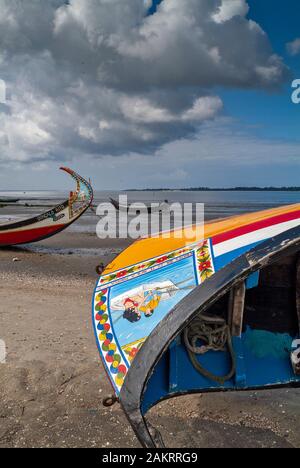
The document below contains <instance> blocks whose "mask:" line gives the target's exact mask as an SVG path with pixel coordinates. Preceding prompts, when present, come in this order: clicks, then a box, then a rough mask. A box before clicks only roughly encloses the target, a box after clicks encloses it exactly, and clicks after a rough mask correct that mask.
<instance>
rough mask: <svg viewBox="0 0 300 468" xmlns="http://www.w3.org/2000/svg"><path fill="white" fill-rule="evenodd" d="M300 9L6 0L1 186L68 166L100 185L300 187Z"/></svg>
mask: <svg viewBox="0 0 300 468" xmlns="http://www.w3.org/2000/svg"><path fill="white" fill-rule="evenodd" d="M299 14H300V5H299V0H287V1H286V2H276V4H275V3H274V1H273V0H263V1H262V0H248V1H246V0H160V1H159V0H155V1H152V0H70V1H68V2H66V1H63V0H0V80H3V82H5V84H6V102H5V104H4V103H2V104H0V190H1V189H2V190H8V189H12V190H13V189H17V188H22V189H29V188H32V189H41V188H43V187H45V188H53V189H54V188H63V187H64V183H65V179H64V177H63V175H62V176H60V175H59V174H58V173H57V168H58V167H59V166H60V165H62V164H64V165H69V166H71V167H72V168H74V169H75V170H78V171H80V172H81V173H82V175H85V176H91V177H92V180H93V182H94V185H95V187H96V188H97V189H101V188H103V189H124V188H145V187H190V186H204V185H205V186H232V185H271V184H273V185H300V171H299V169H300V165H299V160H300V131H299V122H300V105H299V106H297V105H294V104H292V101H291V93H292V89H291V83H292V81H293V79H294V78H300V27H299ZM1 89H2V91H1ZM1 95H3V86H2V88H1V86H0V98H1ZM2 100H3V99H2Z"/></svg>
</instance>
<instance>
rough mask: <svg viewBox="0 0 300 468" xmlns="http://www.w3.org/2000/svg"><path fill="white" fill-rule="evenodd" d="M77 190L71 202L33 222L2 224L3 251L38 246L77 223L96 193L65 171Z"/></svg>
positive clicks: (0, 232)
mask: <svg viewBox="0 0 300 468" xmlns="http://www.w3.org/2000/svg"><path fill="white" fill-rule="evenodd" d="M61 170H63V171H64V172H66V173H67V174H70V175H71V177H72V178H73V179H74V180H75V182H76V184H77V186H76V190H75V192H71V193H70V197H69V199H68V200H66V201H64V202H62V203H60V204H59V205H57V206H55V207H54V208H52V209H51V210H49V211H46V212H45V213H43V214H40V215H38V216H35V217H34V218H30V219H25V220H21V221H13V222H9V223H3V224H0V247H6V246H13V245H22V244H28V243H32V242H38V241H41V240H43V239H46V238H48V237H52V236H54V235H55V234H57V233H59V232H61V231H63V230H64V229H66V228H67V227H69V226H70V225H71V224H72V223H74V222H75V221H77V220H78V219H79V218H80V217H81V216H82V215H83V214H84V213H85V212H86V211H87V210H88V208H89V207H90V206H91V204H92V202H93V189H92V187H91V184H90V182H87V181H86V180H85V179H84V178H83V177H81V176H80V175H79V174H77V173H76V172H74V171H72V169H69V168H66V167H62V168H61Z"/></svg>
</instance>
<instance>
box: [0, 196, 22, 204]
mask: <svg viewBox="0 0 300 468" xmlns="http://www.w3.org/2000/svg"><path fill="white" fill-rule="evenodd" d="M18 201H20V199H19V198H13V197H0V203H18Z"/></svg>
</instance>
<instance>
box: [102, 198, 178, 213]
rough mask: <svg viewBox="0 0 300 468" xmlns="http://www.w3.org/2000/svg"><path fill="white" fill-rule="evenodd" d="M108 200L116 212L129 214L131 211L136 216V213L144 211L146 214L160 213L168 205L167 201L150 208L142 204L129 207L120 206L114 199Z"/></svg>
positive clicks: (154, 204)
mask: <svg viewBox="0 0 300 468" xmlns="http://www.w3.org/2000/svg"><path fill="white" fill-rule="evenodd" d="M109 200H110V202H111V204H112V205H113V206H114V207H115V209H116V210H117V211H125V212H127V213H129V212H130V211H131V210H132V212H133V214H136V212H142V211H143V210H144V209H145V210H146V212H147V213H148V214H151V213H157V212H159V213H160V212H162V211H164V210H166V209H167V207H168V203H169V202H168V200H164V202H163V203H153V204H152V205H151V206H146V205H144V204H143V203H136V204H135V203H134V204H133V205H132V207H130V206H128V205H122V204H121V203H119V202H118V201H117V200H115V199H114V198H110V199H109Z"/></svg>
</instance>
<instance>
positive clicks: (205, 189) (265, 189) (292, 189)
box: [123, 187, 300, 192]
mask: <svg viewBox="0 0 300 468" xmlns="http://www.w3.org/2000/svg"><path fill="white" fill-rule="evenodd" d="M123 191H124V192H300V187H229V188H220V187H219V188H218V187H217V188H211V187H190V188H158V189H157V188H156V189H151V188H149V189H127V190H123Z"/></svg>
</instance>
